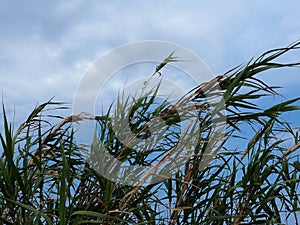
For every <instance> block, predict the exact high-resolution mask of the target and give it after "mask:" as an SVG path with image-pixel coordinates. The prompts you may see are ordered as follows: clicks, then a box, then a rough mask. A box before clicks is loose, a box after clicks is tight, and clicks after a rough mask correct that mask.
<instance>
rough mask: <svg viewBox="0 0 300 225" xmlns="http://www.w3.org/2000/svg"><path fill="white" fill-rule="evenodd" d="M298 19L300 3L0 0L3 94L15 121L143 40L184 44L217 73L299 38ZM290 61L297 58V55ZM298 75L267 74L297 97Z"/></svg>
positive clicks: (65, 95) (69, 96)
mask: <svg viewBox="0 0 300 225" xmlns="http://www.w3.org/2000/svg"><path fill="white" fill-rule="evenodd" d="M299 21H300V7H299V2H298V1H297V0H291V1H288V3H287V2H285V1H273V2H272V3H271V2H270V1H264V0H254V1H233V0H228V1H220V0H218V1H191V0H188V1H177V0H174V1H165V0H162V1H156V2H154V1H147V0H146V1H137V0H135V1H133V0H132V1H103V0H100V1H83V0H72V1H57V0H53V1H33V0H28V1H14V0H12V1H8V0H7V1H6V0H0V91H1V95H2V98H3V101H4V103H5V106H6V108H7V111H8V112H9V114H11V113H12V111H13V110H14V111H15V112H16V120H17V121H18V120H22V119H24V118H25V117H26V116H27V115H28V114H29V113H30V111H31V110H32V109H33V108H34V107H35V106H36V105H37V104H39V103H42V102H44V101H47V100H49V99H50V98H51V97H53V96H55V100H57V101H65V102H69V103H72V101H73V98H74V95H75V93H76V90H77V88H78V85H79V83H80V81H81V79H82V77H83V76H84V75H85V73H86V71H87V70H88V68H89V66H91V65H92V64H93V62H95V61H96V60H97V59H98V58H99V57H101V56H102V55H103V54H105V53H106V52H108V51H109V50H111V49H113V48H115V47H117V46H119V45H122V44H126V43H128V42H135V41H141V40H162V41H168V42H172V43H176V44H178V45H181V46H183V47H186V48H188V49H190V50H192V51H193V52H195V53H196V54H197V55H198V56H199V57H201V58H202V59H203V60H204V61H205V62H206V64H207V65H208V66H209V67H210V69H211V70H212V72H213V74H215V75H218V74H222V73H224V72H226V71H227V70H229V69H231V68H233V67H235V66H237V65H239V64H241V63H246V62H247V61H248V60H249V59H251V58H252V57H253V56H258V55H259V54H260V53H262V52H264V51H265V50H269V49H272V48H276V47H284V46H287V45H289V44H291V43H292V42H295V41H297V40H299V38H300V22H299ZM167 54H168V53H166V55H167ZM286 59H287V60H290V61H291V60H294V61H295V59H296V55H293V54H291V55H290V56H288V57H287V58H286ZM298 73H299V72H297V71H296V70H290V71H289V73H286V72H284V74H283V73H275V74H274V75H272V76H270V77H267V78H266V79H267V80H268V79H269V81H270V82H271V83H274V84H276V85H282V86H284V89H283V92H284V94H287V95H288V96H294V97H297V96H296V95H297V94H298V92H297V86H298V85H299V84H300V77H299V76H298V75H297V74H298ZM70 113H71V111H70Z"/></svg>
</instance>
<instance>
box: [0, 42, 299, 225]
mask: <svg viewBox="0 0 300 225" xmlns="http://www.w3.org/2000/svg"><path fill="white" fill-rule="evenodd" d="M299 47H300V43H299V42H298V43H295V44H293V45H291V46H289V47H286V48H280V49H274V50H271V51H268V52H266V53H264V54H262V55H261V56H260V57H258V58H256V59H253V60H251V61H250V62H249V63H248V64H246V65H245V66H241V67H238V68H236V69H234V70H231V71H229V72H228V73H226V74H224V75H220V76H218V77H216V78H215V79H213V80H211V81H210V82H207V83H203V84H199V86H197V87H195V88H194V89H193V90H191V91H190V92H189V93H187V94H186V95H185V96H183V97H182V98H181V99H179V100H178V102H175V103H172V105H171V104H169V103H167V102H161V103H160V104H157V102H155V95H154V96H150V97H149V96H147V95H142V97H141V98H140V99H139V100H138V101H137V102H136V104H135V111H134V112H132V111H128V110H127V108H126V104H125V103H124V102H122V101H119V102H118V104H119V106H120V108H121V109H123V111H122V112H123V113H129V114H130V115H129V117H130V118H131V121H134V123H132V124H131V130H132V132H134V133H136V134H137V135H140V137H141V138H143V137H144V136H145V137H148V136H149V130H148V128H147V126H149V124H147V122H148V121H151V119H152V118H155V117H160V118H163V119H164V121H166V124H167V125H168V126H173V128H172V129H169V130H168V132H167V135H168V136H167V137H169V142H167V144H165V145H162V146H161V148H154V149H152V148H149V149H148V151H135V149H128V148H126V146H124V145H123V144H122V143H121V142H119V141H118V139H117V137H116V135H115V133H114V131H113V130H112V129H111V127H112V123H113V120H112V118H110V116H109V114H107V115H102V116H96V117H95V118H94V119H95V121H97V122H98V125H99V127H100V131H101V132H99V136H98V138H99V141H101V142H102V143H103V144H104V145H105V146H106V147H107V150H108V152H109V153H110V154H111V155H113V156H114V157H115V158H117V159H119V160H121V161H123V162H128V163H129V164H136V165H143V164H145V165H148V164H153V163H156V162H157V161H154V160H153V157H151V154H156V155H163V154H165V153H166V152H168V151H169V150H170V149H172V147H173V146H174V145H176V140H177V137H178V132H180V131H179V130H178V129H176V128H177V127H178V126H179V125H178V124H179V123H180V122H182V121H180V119H181V120H182V119H184V118H186V117H184V116H186V115H188V114H189V110H194V108H193V109H191V108H190V105H191V104H193V105H196V106H197V109H198V110H199V111H201V113H199V120H201V130H199V137H198V138H199V141H198V142H197V144H196V146H194V152H193V154H192V155H191V157H190V159H189V160H188V161H187V162H186V163H185V164H184V165H183V167H182V169H180V170H178V172H177V173H176V174H174V175H173V176H171V177H170V178H167V179H165V180H162V181H160V182H158V183H155V184H150V185H148V186H136V187H131V186H127V185H120V184H119V183H115V182H112V181H110V180H108V179H106V178H104V177H103V176H101V175H99V174H98V173H97V172H96V171H95V169H94V168H92V167H91V166H90V165H89V164H88V163H87V162H86V161H85V158H84V154H82V152H81V149H80V148H79V146H78V145H77V144H76V141H75V140H74V132H75V131H74V130H73V127H72V123H74V122H76V121H80V115H72V116H69V117H66V118H63V117H60V116H55V114H58V113H59V110H61V109H63V108H64V105H63V104H61V103H57V102H53V101H52V100H51V101H49V102H46V103H44V104H42V105H40V106H38V107H36V108H35V109H34V111H33V112H32V113H31V114H30V115H29V117H28V119H27V120H26V121H25V122H24V123H22V124H21V125H20V126H19V128H18V129H16V130H14V129H13V126H12V124H11V123H9V121H8V119H7V116H6V113H5V107H4V106H3V110H2V111H3V129H2V130H3V132H2V133H1V134H0V140H1V147H0V148H1V153H2V157H1V159H0V179H1V183H0V214H1V215H0V221H1V223H2V224H22V225H23V224H28V225H29V224H153V225H154V224H285V223H287V221H292V222H291V223H294V224H299V223H300V222H299V220H300V218H299V211H300V163H299V156H300V154H299V148H300V137H299V129H298V130H297V129H295V128H294V127H293V124H290V123H288V122H286V121H285V120H284V119H283V117H282V115H283V114H284V113H286V112H289V113H296V112H297V111H296V110H298V109H300V105H299V103H298V100H299V98H295V99H288V100H285V101H283V102H280V103H276V104H274V105H272V106H270V107H268V108H265V106H264V105H259V103H260V101H257V100H260V99H265V98H268V96H275V95H278V94H277V92H276V87H271V86H268V85H267V84H265V83H264V82H262V81H261V80H260V79H259V78H257V76H256V75H257V74H260V73H261V72H263V71H267V70H270V73H271V72H272V70H273V69H275V68H288V67H298V66H299V65H300V64H299V62H296V63H287V64H284V63H278V62H275V60H277V59H278V57H280V56H281V55H283V54H286V53H287V52H289V51H294V50H297V49H299ZM170 57H171V58H170ZM167 59H171V60H170V61H168V60H167V61H166V60H165V61H164V62H163V63H164V64H161V65H162V67H163V66H164V65H166V64H167V63H170V62H172V59H174V58H172V55H170V56H169V58H167ZM157 68H159V69H161V68H160V67H157ZM156 72H159V70H158V71H156ZM217 86H218V88H216V87H217ZM142 88H143V87H141V89H142ZM208 92H209V93H210V96H209V97H210V98H213V97H216V96H220V95H221V96H223V99H222V101H223V104H224V105H225V110H226V130H225V136H224V138H223V140H222V141H221V142H218V144H219V145H218V146H217V148H216V151H215V152H213V153H214V154H213V155H214V158H213V160H212V161H211V162H210V164H207V166H206V167H204V168H202V169H201V170H200V169H199V168H201V166H202V163H203V157H204V156H205V154H206V153H207V152H206V151H207V143H208V142H207V141H206V140H208V139H210V138H211V135H213V134H212V133H211V131H212V129H211V126H212V123H211V121H212V118H211V115H212V113H210V112H209V110H208V109H207V107H206V105H207V98H208V96H205V93H208ZM154 103H155V107H154V106H153V104H154ZM179 107H181V109H183V110H181V111H180V112H182V114H184V115H178V113H177V111H176V108H179ZM149 108H151V111H149V110H148V109H149ZM216 109H218V108H216ZM215 115H217V113H215ZM178 118H180V119H178ZM214 119H215V120H216V121H217V120H218V117H216V118H214ZM158 129H160V128H158ZM245 129H247V130H249V133H251V134H253V136H252V137H250V138H249V137H243V136H242V135H243V132H241V130H245ZM232 142H238V143H240V144H238V145H237V146H234V145H231V144H228V143H232ZM232 146H234V147H232ZM124 149H125V150H124ZM151 160H152V161H151Z"/></svg>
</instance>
